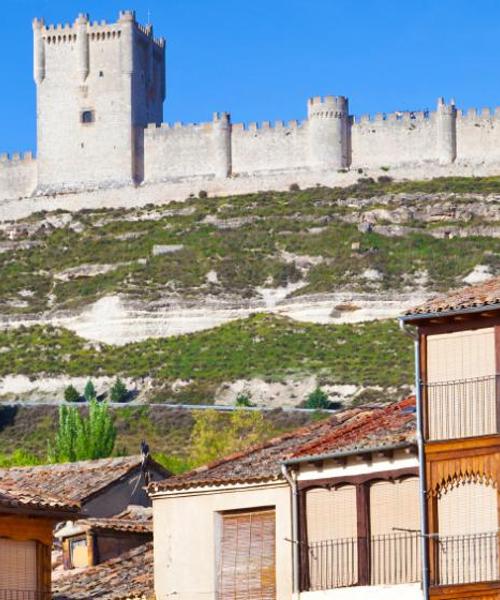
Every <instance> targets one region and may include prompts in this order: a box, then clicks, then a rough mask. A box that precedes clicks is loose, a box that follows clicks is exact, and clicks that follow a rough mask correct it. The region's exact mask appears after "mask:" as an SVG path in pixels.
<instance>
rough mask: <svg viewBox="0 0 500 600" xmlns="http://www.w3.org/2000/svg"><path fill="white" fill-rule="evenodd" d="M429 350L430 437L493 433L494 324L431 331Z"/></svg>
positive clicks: (494, 397)
mask: <svg viewBox="0 0 500 600" xmlns="http://www.w3.org/2000/svg"><path fill="white" fill-rule="evenodd" d="M427 356H428V358H427V382H428V384H429V386H428V389H427V402H428V407H429V409H428V415H429V416H428V421H429V422H428V430H429V438H430V439H433V440H440V439H456V438H461V437H470V436H476V435H485V434H489V433H496V385H495V371H496V368H495V333H494V328H493V327H489V328H485V329H478V330H477V331H458V332H455V333H446V334H439V335H430V336H429V337H428V338H427Z"/></svg>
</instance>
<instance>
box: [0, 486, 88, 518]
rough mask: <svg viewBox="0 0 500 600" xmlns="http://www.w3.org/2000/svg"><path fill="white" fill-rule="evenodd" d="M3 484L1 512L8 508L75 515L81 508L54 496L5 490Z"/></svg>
mask: <svg viewBox="0 0 500 600" xmlns="http://www.w3.org/2000/svg"><path fill="white" fill-rule="evenodd" d="M1 483H2V482H1V481H0V512H1V511H2V508H7V509H25V510H44V511H47V512H49V511H54V512H59V511H61V512H66V511H67V512H72V513H74V512H77V511H78V510H79V508H80V504H79V503H78V502H73V501H71V500H65V499H64V498H58V497H56V496H54V495H52V494H50V495H47V494H43V495H39V494H34V493H30V492H28V491H26V490H17V489H3V486H2V485H1Z"/></svg>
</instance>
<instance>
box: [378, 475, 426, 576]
mask: <svg viewBox="0 0 500 600" xmlns="http://www.w3.org/2000/svg"><path fill="white" fill-rule="evenodd" d="M419 529H420V517H419V503H418V478H417V477H409V478H407V479H402V480H399V481H378V482H376V483H373V484H372V485H371V486H370V546H371V548H370V556H371V569H370V572H371V583H372V585H379V584H399V583H411V582H415V581H418V580H419V576H420V538H419V535H418V531H419Z"/></svg>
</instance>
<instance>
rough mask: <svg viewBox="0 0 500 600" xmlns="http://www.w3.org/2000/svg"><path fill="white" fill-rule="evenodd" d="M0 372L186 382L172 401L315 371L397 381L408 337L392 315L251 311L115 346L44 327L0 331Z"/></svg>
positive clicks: (325, 376) (407, 378)
mask: <svg viewBox="0 0 500 600" xmlns="http://www.w3.org/2000/svg"><path fill="white" fill-rule="evenodd" d="M0 350H1V351H0V375H6V374H25V375H38V376H41V375H45V374H47V375H58V374H68V375H71V376H78V375H89V376H94V377H95V376H97V375H127V376H131V377H145V376H151V377H153V378H155V379H156V380H157V381H158V382H160V383H162V384H163V385H164V387H165V394H166V396H167V397H168V396H172V394H171V392H170V391H169V384H171V383H173V382H174V381H175V380H179V379H180V380H185V381H189V382H191V385H190V386H187V387H184V388H183V389H182V391H181V392H178V393H177V398H178V400H179V401H182V402H185V401H197V400H201V401H203V402H210V401H211V392H212V391H213V389H214V387H215V386H217V385H218V384H219V383H221V382H223V381H233V380H235V379H239V378H252V377H261V378H264V379H266V380H271V381H279V380H280V378H285V377H297V378H298V377H302V376H304V375H310V374H317V375H318V376H319V377H320V379H321V380H323V381H324V382H328V383H339V384H342V383H350V384H361V385H380V386H384V387H387V386H399V385H402V384H408V383H411V381H412V367H411V365H412V353H411V343H410V340H409V339H408V337H406V336H405V335H403V334H402V333H401V332H400V331H399V329H398V327H397V324H396V323H395V322H393V321H374V322H367V323H358V324H350V325H316V324H309V323H298V322H296V321H293V320H291V319H287V318H283V317H278V316H274V315H262V314H257V315H254V316H252V317H250V318H248V319H242V320H238V321H233V322H231V323H228V324H225V325H222V326H220V327H217V328H214V329H211V330H208V331H203V332H198V333H193V334H189V335H182V336H178V337H172V338H166V339H151V340H147V341H144V342H137V343H132V344H127V345H125V346H121V347H115V346H108V345H106V344H98V345H94V344H89V343H87V342H85V341H84V340H82V339H81V338H78V337H77V336H76V335H75V334H73V333H71V332H69V331H67V330H63V329H56V328H51V327H40V326H36V327H31V328H25V327H22V328H20V329H15V330H8V331H0Z"/></svg>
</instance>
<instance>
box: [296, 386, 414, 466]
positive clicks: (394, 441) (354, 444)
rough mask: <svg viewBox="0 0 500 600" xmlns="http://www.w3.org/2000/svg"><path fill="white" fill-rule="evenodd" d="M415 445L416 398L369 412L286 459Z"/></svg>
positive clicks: (354, 418)
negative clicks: (399, 445)
mask: <svg viewBox="0 0 500 600" xmlns="http://www.w3.org/2000/svg"><path fill="white" fill-rule="evenodd" d="M413 443H415V397H414V396H411V397H409V398H406V399H405V400H402V401H401V402H397V403H395V404H390V405H389V406H386V407H380V408H375V409H374V408H368V409H366V410H363V409H361V411H360V412H359V413H358V414H357V415H355V416H354V417H353V418H352V419H349V421H347V422H346V423H343V424H342V425H339V426H338V427H334V428H332V430H331V431H330V432H327V433H325V434H324V435H322V436H321V437H319V438H318V439H315V440H313V441H312V442H309V443H308V444H303V445H301V446H300V447H299V448H298V449H297V450H296V451H295V452H294V453H293V454H291V455H290V456H289V458H292V459H293V458H313V457H318V456H325V455H330V454H335V453H337V452H358V451H359V452H366V451H369V450H371V449H374V448H383V447H385V446H395V445H398V444H403V445H406V444H413Z"/></svg>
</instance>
